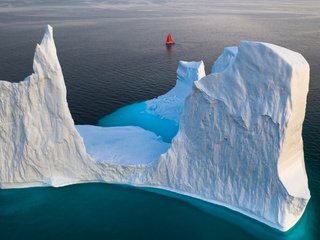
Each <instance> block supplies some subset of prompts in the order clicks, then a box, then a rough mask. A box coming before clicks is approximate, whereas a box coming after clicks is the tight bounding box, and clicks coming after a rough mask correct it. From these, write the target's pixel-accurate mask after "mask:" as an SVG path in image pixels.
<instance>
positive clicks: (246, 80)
mask: <svg viewBox="0 0 320 240" xmlns="http://www.w3.org/2000/svg"><path fill="white" fill-rule="evenodd" d="M180 64H181V67H182V68H181V69H180V70H179V69H178V80H179V79H181V80H183V81H182V82H187V83H193V81H194V80H197V81H196V82H195V84H194V85H193V84H187V85H188V86H192V85H193V86H194V87H192V88H191V90H190V91H191V92H187V93H188V94H187V95H188V97H187V96H184V95H183V98H181V99H183V101H185V97H187V98H186V102H183V103H184V109H183V116H182V119H181V120H179V124H180V129H179V132H178V134H177V136H176V137H175V138H174V139H173V143H172V144H171V146H170V148H169V149H168V151H166V150H163V149H164V148H162V147H165V146H166V144H162V143H161V141H160V142H158V140H159V139H154V135H150V134H149V133H148V134H146V135H144V133H143V137H147V138H148V136H149V138H150V139H153V140H155V141H156V142H155V143H156V145H157V146H161V148H160V149H162V150H161V151H162V152H158V154H159V155H160V156H159V157H158V159H155V160H153V161H150V162H148V161H146V162H145V163H144V164H134V165H130V164H127V163H128V161H130V156H127V157H128V158H126V159H125V161H126V164H121V161H120V162H119V161H114V160H115V159H114V157H113V154H121V151H118V150H117V151H114V150H110V152H109V154H110V155H109V156H108V157H106V158H108V159H103V160H106V161H97V159H94V158H93V157H92V156H94V153H95V152H93V153H91V154H90V152H89V153H88V152H87V151H88V149H86V145H87V146H88V144H89V145H90V144H91V142H90V141H89V143H86V145H85V144H84V141H83V139H82V137H81V136H80V135H79V133H78V131H77V129H76V128H75V126H74V122H73V119H72V117H71V114H70V111H69V109H68V104H67V102H66V87H65V84H64V79H63V74H62V71H61V67H60V64H59V61H58V57H57V55H56V48H55V44H54V40H53V31H52V28H51V27H50V26H48V27H47V29H46V33H45V35H44V38H43V40H42V42H41V44H40V45H38V46H37V47H36V52H35V56H34V74H32V75H31V76H29V77H28V78H27V81H22V82H20V83H18V84H16V83H15V84H11V83H8V82H3V81H0V92H1V101H0V109H1V111H0V122H1V124H0V138H1V139H3V142H2V144H0V187H1V188H15V187H30V186H64V185H68V184H74V183H82V182H108V183H121V184H130V185H134V186H148V187H154V188H160V189H165V190H169V191H174V192H177V193H180V194H184V195H188V196H192V197H196V198H199V199H203V200H205V201H208V202H211V203H215V204H219V205H222V206H225V207H228V208H230V209H232V210H235V211H237V212H240V213H243V214H245V215H247V216H249V217H251V218H254V219H256V220H258V221H261V222H263V223H265V224H267V225H269V226H271V227H274V228H277V229H279V230H281V231H286V230H288V229H290V228H291V227H292V226H293V225H294V224H295V223H296V222H297V221H298V220H299V218H300V217H301V215H302V214H303V212H304V210H305V207H306V205H307V202H308V200H309V198H310V192H309V189H308V183H307V175H306V172H305V167H304V158H303V142H302V138H301V131H302V123H303V120H304V114H305V106H306V96H307V92H308V84H309V66H308V64H307V62H306V61H305V60H304V58H303V57H302V56H301V55H300V54H297V53H295V52H292V51H290V50H287V49H284V48H280V47H277V46H275V45H270V44H266V43H256V42H243V43H241V44H240V46H239V47H238V48H236V47H233V48H230V49H227V50H226V51H225V52H224V54H222V56H221V57H219V59H218V60H217V62H216V65H217V66H219V67H213V69H219V70H214V73H213V74H210V75H208V76H204V75H205V74H204V70H203V72H202V70H201V69H204V68H203V63H202V62H198V63H191V64H189V65H188V64H185V63H183V62H181V63H180ZM215 71H216V72H215ZM178 82H179V81H177V84H178ZM181 89H183V88H181ZM188 89H189V88H188ZM180 91H181V90H179V91H178V92H179V93H180ZM189 93H190V94H189ZM184 94H185V92H184ZM173 104H174V103H173ZM160 114H161V113H160ZM239 123H241V124H239ZM243 126H245V127H243ZM89 128H90V129H91V128H92V129H94V130H93V131H92V134H93V135H92V136H91V135H90V131H91V130H90V129H89V130H90V131H89V132H86V134H89V136H90V137H93V139H95V138H94V136H95V133H94V132H95V131H97V129H95V127H94V126H91V127H89ZM140 133H142V132H140ZM125 137H126V136H124V138H125ZM110 138H112V136H111V137H110ZM110 138H108V139H106V140H111V141H112V140H113V139H110ZM143 139H145V138H143ZM95 140H96V139H95ZM85 141H88V139H85ZM101 141H104V139H101ZM148 141H149V140H148ZM121 147H122V146H121ZM121 149H123V147H122V148H121ZM106 151H108V149H106ZM122 151H123V150H122ZM99 156H101V155H99ZM103 156H105V153H103ZM145 160H148V159H145ZM135 161H138V163H139V159H138V160H137V159H135Z"/></svg>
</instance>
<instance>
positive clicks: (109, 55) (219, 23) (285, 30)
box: [0, 0, 320, 240]
mask: <svg viewBox="0 0 320 240" xmlns="http://www.w3.org/2000/svg"><path fill="white" fill-rule="evenodd" d="M46 24H51V25H52V26H53V27H54V37H55V41H56V46H57V50H58V56H59V60H60V63H61V66H62V69H63V73H64V76H65V81H66V85H67V90H68V103H69V107H70V110H71V113H72V116H73V118H74V121H75V123H76V124H97V123H98V121H99V119H101V118H102V117H104V116H105V115H107V114H110V113H112V112H114V111H115V110H117V109H119V108H120V107H123V106H125V105H127V104H131V103H135V102H140V101H143V100H146V99H151V98H154V97H156V96H159V95H161V94H164V93H165V92H166V91H168V90H169V89H171V88H172V87H173V86H174V84H175V80H176V73H175V71H176V68H177V66H178V61H179V60H186V61H190V60H196V61H199V60H203V61H204V62H205V65H206V71H207V73H209V71H210V69H211V65H212V64H213V62H214V61H215V59H216V58H217V57H218V56H219V54H220V53H221V52H222V50H223V48H224V47H226V46H230V45H238V44H239V42H240V41H242V40H253V41H264V42H271V43H274V44H277V45H281V46H284V47H287V48H289V49H292V50H294V51H297V52H300V53H302V54H303V56H304V57H305V58H306V59H307V61H308V62H309V64H310V68H311V79H310V89H309V94H308V104H307V109H306V118H305V122H304V127H303V140H304V150H305V162H306V169H307V174H308V178H309V188H310V190H311V196H312V197H311V200H310V202H309V204H308V206H307V209H306V211H305V213H304V215H303V217H302V219H301V220H300V221H299V223H298V224H297V225H296V226H295V227H294V228H293V229H292V230H290V231H289V232H287V233H280V232H278V231H276V230H273V229H271V228H269V227H267V226H265V225H263V224H261V223H258V222H256V221H254V220H251V219H249V218H247V217H245V216H242V215H241V214H238V213H235V212H232V211H230V210H228V209H225V208H223V207H218V206H214V205H212V204H207V203H204V202H202V201H199V200H196V199H192V198H188V197H183V196H178V195H176V194H173V193H168V192H160V194H159V192H155V190H151V189H141V188H133V187H128V186H122V185H110V184H79V185H73V186H68V187H63V188H51V187H43V188H28V189H13V190H0V239H1V240H7V239H33V240H37V239H306V240H307V239H320V1H319V0H310V1H308V0H286V1H285V0H284V1H280V0H279V1H274V0H271V1H266V0H265V1H262V0H260V1H259V0H256V1H255V0H244V1H240V0H233V1H228V0H224V1H215V0H199V1H198V0H194V1H190V0H177V1H167V0H109V1H108V0H106V1H98V0H96V1H90V0H86V1H81V0H78V1H77V0H68V1H63V0H60V1H54V0H21V1H15V0H0V79H2V80H7V81H11V82H19V81H21V80H23V79H24V78H25V77H27V76H28V75H29V74H31V73H32V58H33V54H34V50H35V45H36V43H37V42H39V41H40V40H41V38H42V35H43V31H44V27H45V25H46ZM168 32H171V33H172V35H173V38H174V40H175V41H176V43H177V44H176V45H175V46H173V47H172V48H170V49H168V48H166V47H165V45H164V40H165V38H166V35H167V33H168Z"/></svg>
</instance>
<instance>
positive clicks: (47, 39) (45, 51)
mask: <svg viewBox="0 0 320 240" xmlns="http://www.w3.org/2000/svg"><path fill="white" fill-rule="evenodd" d="M33 70H34V73H35V74H37V75H38V76H40V77H45V78H48V76H49V75H50V74H60V73H61V75H62V72H61V67H60V63H59V60H58V56H57V50H56V46H55V43H54V39H53V28H52V27H51V26H50V25H47V26H46V28H45V33H44V36H43V38H42V41H41V44H40V45H39V44H37V47H36V51H35V54H34V59H33Z"/></svg>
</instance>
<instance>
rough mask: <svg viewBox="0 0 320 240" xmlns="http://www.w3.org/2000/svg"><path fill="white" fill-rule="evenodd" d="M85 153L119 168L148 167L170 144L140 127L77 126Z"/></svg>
mask: <svg viewBox="0 0 320 240" xmlns="http://www.w3.org/2000/svg"><path fill="white" fill-rule="evenodd" d="M76 129H77V130H78V132H79V133H80V135H81V136H82V137H83V141H84V144H85V147H86V149H87V152H88V154H89V155H90V156H91V157H92V158H94V159H95V160H97V161H99V162H104V161H106V162H109V163H114V164H121V165H136V164H147V163H150V162H153V161H156V160H158V159H159V157H160V155H161V154H162V153H165V152H166V151H167V150H168V149H169V147H170V144H169V143H166V142H163V141H162V139H161V137H159V136H157V135H156V134H155V133H153V132H150V131H146V130H144V129H142V128H140V127H134V126H124V127H98V126H91V125H77V126H76Z"/></svg>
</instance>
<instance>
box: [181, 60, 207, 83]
mask: <svg viewBox="0 0 320 240" xmlns="http://www.w3.org/2000/svg"><path fill="white" fill-rule="evenodd" d="M205 75H206V74H205V70H204V63H203V61H199V62H194V61H193V62H186V61H179V66H178V69H177V76H178V81H180V82H183V83H185V84H187V85H190V86H192V85H193V82H194V81H197V80H200V79H201V78H203V77H204V76H205Z"/></svg>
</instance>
